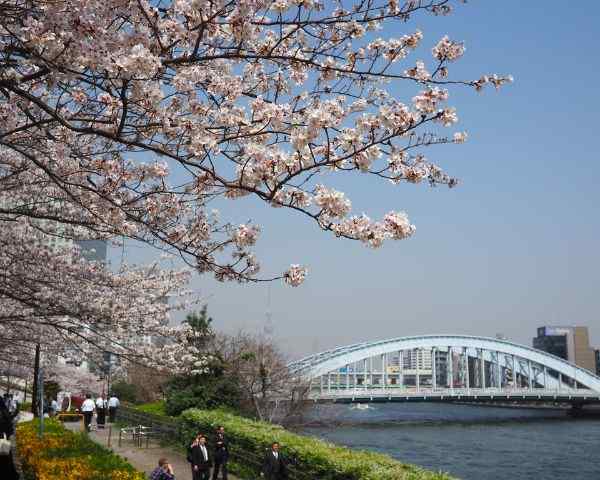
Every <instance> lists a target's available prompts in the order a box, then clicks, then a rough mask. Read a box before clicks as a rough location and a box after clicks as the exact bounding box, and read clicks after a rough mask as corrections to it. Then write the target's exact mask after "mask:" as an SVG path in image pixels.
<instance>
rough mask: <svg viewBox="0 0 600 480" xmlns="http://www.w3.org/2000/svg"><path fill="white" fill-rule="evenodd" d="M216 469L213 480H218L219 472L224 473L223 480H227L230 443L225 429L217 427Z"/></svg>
mask: <svg viewBox="0 0 600 480" xmlns="http://www.w3.org/2000/svg"><path fill="white" fill-rule="evenodd" d="M214 459H215V468H214V469H213V474H212V480H217V476H218V475H219V470H220V471H221V472H223V473H222V477H221V478H222V479H223V480H227V461H228V460H229V443H228V442H227V439H226V438H225V427H223V426H222V425H221V426H219V427H217V431H216V433H215V454H214Z"/></svg>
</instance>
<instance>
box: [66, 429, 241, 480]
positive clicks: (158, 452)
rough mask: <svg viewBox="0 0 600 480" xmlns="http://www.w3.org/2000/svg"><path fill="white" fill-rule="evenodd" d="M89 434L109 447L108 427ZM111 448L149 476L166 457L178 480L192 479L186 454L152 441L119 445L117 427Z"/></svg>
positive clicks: (234, 479)
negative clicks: (147, 445)
mask: <svg viewBox="0 0 600 480" xmlns="http://www.w3.org/2000/svg"><path fill="white" fill-rule="evenodd" d="M65 426H66V427H68V428H72V429H73V430H77V431H78V430H79V424H73V423H65ZM89 435H90V438H91V439H92V440H94V441H96V442H98V443H100V444H101V445H103V446H105V447H108V428H106V429H101V430H95V431H92V432H90V434H89ZM109 448H110V449H111V450H113V451H114V452H115V453H118V454H119V455H121V456H122V457H124V458H125V459H127V461H128V462H129V463H131V465H133V466H134V467H135V468H136V469H137V470H140V471H142V472H145V473H146V474H147V475H148V476H149V474H150V472H152V470H154V469H155V468H156V466H157V465H158V459H159V458H162V457H165V458H167V459H168V460H169V463H170V464H171V465H172V466H173V471H174V472H175V477H176V478H177V480H192V472H191V469H190V464H189V463H188V461H187V460H186V458H185V455H183V454H181V453H179V452H177V451H176V450H174V449H172V448H168V447H161V446H159V445H157V444H156V443H152V442H150V447H149V448H146V445H145V444H144V447H143V448H139V447H136V446H134V445H133V442H132V441H131V440H123V442H122V445H121V446H120V447H119V431H118V429H117V428H115V429H114V430H113V432H112V436H111V445H110V447H109ZM219 477H220V475H219ZM228 477H229V478H230V479H231V480H239V479H238V478H237V477H234V476H233V475H228Z"/></svg>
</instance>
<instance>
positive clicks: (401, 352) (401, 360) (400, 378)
mask: <svg viewBox="0 0 600 480" xmlns="http://www.w3.org/2000/svg"><path fill="white" fill-rule="evenodd" d="M398 367H399V371H400V374H399V376H398V383H399V384H400V389H403V388H404V350H398Z"/></svg>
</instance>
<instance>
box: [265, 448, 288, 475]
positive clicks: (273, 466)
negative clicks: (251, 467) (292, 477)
mask: <svg viewBox="0 0 600 480" xmlns="http://www.w3.org/2000/svg"><path fill="white" fill-rule="evenodd" d="M261 476H264V477H265V479H266V480H285V479H287V461H286V459H285V457H284V456H283V455H282V454H281V452H280V451H279V443H278V442H273V443H272V444H271V449H270V450H269V451H268V452H267V454H266V455H265V459H264V461H263V469H262V473H261Z"/></svg>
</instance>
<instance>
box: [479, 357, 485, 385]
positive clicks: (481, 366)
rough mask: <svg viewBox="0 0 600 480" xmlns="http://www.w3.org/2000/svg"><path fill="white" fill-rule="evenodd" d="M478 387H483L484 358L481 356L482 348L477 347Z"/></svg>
mask: <svg viewBox="0 0 600 480" xmlns="http://www.w3.org/2000/svg"><path fill="white" fill-rule="evenodd" d="M479 388H481V389H485V359H484V358H483V348H480V349H479Z"/></svg>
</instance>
